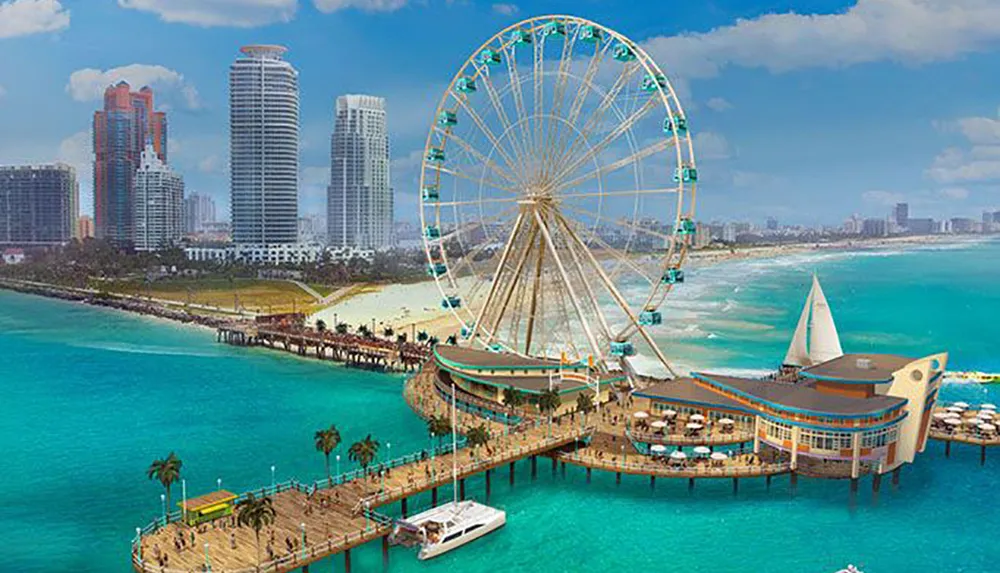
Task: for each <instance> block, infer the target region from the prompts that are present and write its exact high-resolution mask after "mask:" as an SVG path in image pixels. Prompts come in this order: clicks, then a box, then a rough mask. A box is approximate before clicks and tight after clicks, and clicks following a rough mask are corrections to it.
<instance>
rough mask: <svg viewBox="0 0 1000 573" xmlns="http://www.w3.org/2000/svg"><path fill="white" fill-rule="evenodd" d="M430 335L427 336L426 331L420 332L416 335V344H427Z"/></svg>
mask: <svg viewBox="0 0 1000 573" xmlns="http://www.w3.org/2000/svg"><path fill="white" fill-rule="evenodd" d="M430 337H431V336H430V335H429V334H427V331H426V330H421V331H420V332H418V333H417V342H427V341H428V340H429V339H430Z"/></svg>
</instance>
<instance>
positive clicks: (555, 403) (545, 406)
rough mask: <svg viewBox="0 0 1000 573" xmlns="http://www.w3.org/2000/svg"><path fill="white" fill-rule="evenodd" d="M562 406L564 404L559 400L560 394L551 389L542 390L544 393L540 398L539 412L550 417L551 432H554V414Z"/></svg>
mask: <svg viewBox="0 0 1000 573" xmlns="http://www.w3.org/2000/svg"><path fill="white" fill-rule="evenodd" d="M560 404H562V400H560V399H559V392H556V391H555V390H552V389H551V388H549V389H546V390H542V393H541V394H540V395H539V396H538V411H539V412H541V413H543V414H546V413H547V414H548V415H549V431H550V432H551V431H552V412H554V411H555V410H556V409H557V408H559V405H560Z"/></svg>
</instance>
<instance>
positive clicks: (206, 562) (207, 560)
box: [205, 541, 212, 571]
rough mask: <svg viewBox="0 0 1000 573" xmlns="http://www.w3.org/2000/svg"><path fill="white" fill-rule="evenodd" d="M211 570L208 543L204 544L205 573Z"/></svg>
mask: <svg viewBox="0 0 1000 573" xmlns="http://www.w3.org/2000/svg"><path fill="white" fill-rule="evenodd" d="M211 570H212V562H211V561H209V559H208V542H207V541H206V542H205V571H211Z"/></svg>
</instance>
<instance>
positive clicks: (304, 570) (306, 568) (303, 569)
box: [302, 565, 309, 573]
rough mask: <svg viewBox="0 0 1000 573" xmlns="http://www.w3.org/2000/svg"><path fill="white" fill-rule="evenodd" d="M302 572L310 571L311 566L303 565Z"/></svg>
mask: <svg viewBox="0 0 1000 573" xmlns="http://www.w3.org/2000/svg"><path fill="white" fill-rule="evenodd" d="M302 573H309V566H308V565H303V566H302Z"/></svg>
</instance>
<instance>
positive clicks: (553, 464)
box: [552, 455, 559, 475]
mask: <svg viewBox="0 0 1000 573" xmlns="http://www.w3.org/2000/svg"><path fill="white" fill-rule="evenodd" d="M558 464H559V461H558V460H556V456H555V455H553V456H552V475H556V466H557V465H558Z"/></svg>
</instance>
